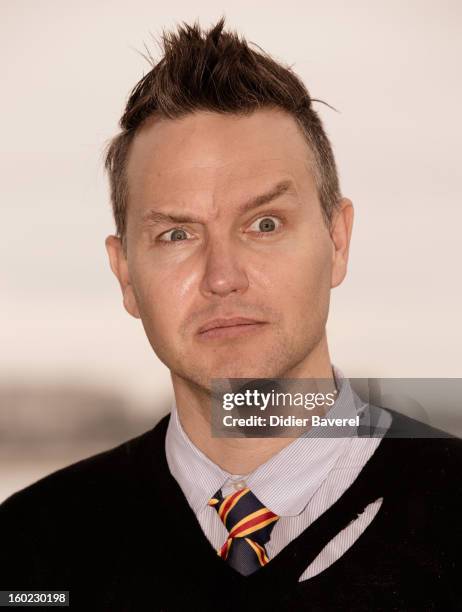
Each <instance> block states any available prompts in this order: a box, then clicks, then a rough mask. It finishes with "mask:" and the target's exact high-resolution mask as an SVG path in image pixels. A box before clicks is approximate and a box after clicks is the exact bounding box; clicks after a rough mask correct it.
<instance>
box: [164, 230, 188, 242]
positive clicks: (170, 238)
mask: <svg viewBox="0 0 462 612" xmlns="http://www.w3.org/2000/svg"><path fill="white" fill-rule="evenodd" d="M189 236H190V234H188V232H187V231H186V230H184V229H182V228H181V227H175V228H174V229H171V230H168V232H164V233H163V234H161V235H160V236H159V237H158V238H157V240H159V241H160V242H180V241H182V240H187V239H188V237H189Z"/></svg>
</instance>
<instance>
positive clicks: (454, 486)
mask: <svg viewBox="0 0 462 612" xmlns="http://www.w3.org/2000/svg"><path fill="white" fill-rule="evenodd" d="M390 412H391V413H392V415H393V423H392V426H391V428H390V430H389V433H388V435H387V436H386V437H385V438H384V439H383V440H382V442H381V443H380V445H379V447H378V449H377V450H376V452H375V453H374V455H373V456H372V458H371V459H370V460H369V461H368V463H367V464H366V466H365V467H364V468H363V470H362V471H361V472H360V474H359V476H358V478H357V479H356V480H355V482H354V483H353V484H352V485H351V487H350V488H349V489H347V491H345V493H344V494H343V495H342V496H341V498H340V499H339V500H338V501H337V502H335V503H334V504H333V505H332V506H331V507H330V508H329V509H328V510H327V511H326V512H325V513H324V514H322V515H321V516H320V517H319V518H318V520H316V521H315V522H314V523H313V524H312V525H310V526H309V527H308V528H307V529H306V530H305V531H304V532H303V533H302V534H301V535H300V536H298V537H297V538H296V539H295V540H293V541H292V542H291V543H290V544H288V545H287V546H286V547H285V548H284V549H283V550H282V551H281V552H280V553H279V554H278V555H277V556H276V557H275V558H274V559H273V560H271V561H270V563H269V564H268V565H266V566H265V567H263V568H261V569H260V570H258V571H257V572H255V573H254V574H252V575H251V576H247V577H245V576H241V575H240V574H238V573H237V572H235V571H234V570H233V569H231V568H230V567H228V565H227V564H226V563H225V562H224V561H223V560H222V559H220V558H219V557H218V555H217V553H216V551H215V550H214V549H213V548H212V547H211V545H210V544H209V542H208V540H207V539H206V537H205V535H204V534H203V532H202V530H201V528H200V525H199V523H198V522H197V520H196V517H195V515H194V513H193V512H192V510H191V509H190V507H189V505H188V503H187V501H186V499H185V497H184V495H183V493H182V491H181V489H180V488H179V486H178V484H177V483H176V481H175V480H174V479H173V477H172V476H171V474H170V472H169V469H168V465H167V461H166V457H165V434H166V429H167V424H168V417H165V418H164V419H162V420H161V421H160V422H159V423H158V425H157V426H156V427H155V428H154V429H152V430H151V431H148V432H146V433H145V434H143V435H141V436H138V437H137V438H134V439H133V440H130V441H129V442H126V443H124V444H122V445H121V446H119V447H117V448H115V449H112V450H110V451H107V452H105V453H101V454H99V455H96V456H95V457H91V458H89V459H86V460H84V461H80V462H79V463H77V464H75V465H72V466H70V467H67V468H65V469H63V470H60V471H59V472H56V473H54V474H52V475H50V476H48V477H46V478H44V479H42V480H41V481H39V482H38V483H35V484H34V485H32V486H30V487H28V488H26V489H24V490H23V491H20V492H19V493H16V494H15V495H13V496H12V497H10V498H9V499H8V500H7V501H6V502H4V504H3V505H1V506H0V590H23V591H24V590H31V589H32V590H34V589H35V590H39V589H40V590H55V591H56V590H67V591H70V608H71V609H72V610H85V611H87V610H98V611H108V612H118V611H122V610H123V611H131V612H143V611H145V610H146V611H148V610H149V611H153V612H154V611H157V610H164V611H168V610H199V611H200V610H212V609H213V610H217V609H218V610H277V611H283V610H290V611H292V610H295V611H296V610H323V611H324V610H342V611H347V610H368V611H371V610H406V611H408V610H444V611H448V610H461V609H462V586H461V583H462V576H461V575H460V569H459V567H460V564H459V557H460V554H461V550H460V547H461V544H462V541H461V540H462V538H461V527H460V521H461V505H462V503H461V502H462V486H461V482H462V481H461V473H460V468H461V460H462V441H461V440H459V439H457V438H451V439H448V438H446V439H400V438H395V437H394V435H396V432H397V431H398V430H405V429H406V428H407V427H409V424H410V422H411V421H410V420H409V419H408V418H407V417H404V416H402V415H399V414H398V413H396V412H393V411H390ZM422 427H423V428H424V433H425V432H426V433H428V431H430V430H429V428H427V427H426V426H422ZM414 430H415V427H414ZM380 497H381V498H383V503H382V506H381V508H380V510H379V512H378V514H377V516H376V517H375V518H374V520H373V521H372V523H371V524H370V525H369V527H368V528H367V529H366V530H365V532H364V533H363V534H362V535H361V536H360V537H359V539H358V540H357V541H356V542H355V543H354V544H353V546H352V547H351V548H350V549H349V550H348V551H347V552H346V553H345V554H344V555H343V556H342V557H341V558H340V559H338V560H337V561H336V562H335V563H333V564H332V565H331V566H330V567H329V568H327V569H326V570H324V571H323V572H321V574H318V575H317V576H314V577H313V578H310V579H309V580H306V581H303V582H298V578H299V577H300V576H301V574H302V573H303V572H304V570H305V569H306V567H307V566H308V565H309V564H310V562H311V561H312V560H313V559H314V558H315V557H316V556H317V555H318V553H319V552H320V550H321V549H322V548H323V547H324V546H325V545H326V544H327V542H328V541H329V540H330V539H332V538H333V537H334V536H335V535H336V534H337V533H338V532H339V531H340V530H341V529H343V528H344V527H345V526H346V525H347V524H348V523H349V522H350V521H351V520H353V519H354V518H356V516H357V515H358V514H360V513H361V512H362V511H363V509H364V508H365V507H366V506H367V504H368V503H371V502H373V501H374V500H376V499H378V498H380Z"/></svg>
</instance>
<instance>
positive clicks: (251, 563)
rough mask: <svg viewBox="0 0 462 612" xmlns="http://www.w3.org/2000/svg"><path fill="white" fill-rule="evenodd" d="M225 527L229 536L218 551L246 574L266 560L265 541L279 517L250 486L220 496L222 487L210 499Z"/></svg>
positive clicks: (236, 568) (210, 504)
mask: <svg viewBox="0 0 462 612" xmlns="http://www.w3.org/2000/svg"><path fill="white" fill-rule="evenodd" d="M209 506H213V507H214V508H215V510H216V511H217V512H218V516H219V517H220V519H221V520H222V522H223V524H224V526H225V527H226V529H227V530H228V539H227V540H226V542H225V543H224V544H223V546H222V547H221V548H220V549H219V551H218V554H219V555H220V557H221V558H222V559H224V560H225V561H226V562H227V563H228V564H229V565H230V566H231V567H232V568H233V569H235V570H236V571H237V572H239V573H240V574H243V575H244V576H248V575H249V574H252V572H254V571H255V570H257V569H259V568H260V567H262V566H263V565H266V564H267V563H268V561H269V559H268V555H267V554H266V549H265V544H266V543H267V542H268V540H269V539H270V535H271V531H272V529H273V527H274V525H275V523H276V521H277V520H278V519H279V516H278V515H277V514H274V512H271V510H268V508H265V506H263V504H262V503H261V502H260V501H259V500H258V499H257V498H256V497H255V495H254V494H253V493H252V491H251V490H250V489H242V490H241V491H236V492H235V493H231V494H230V495H227V496H226V497H225V498H223V495H222V493H221V489H220V490H219V491H218V492H217V493H216V494H215V495H214V496H213V497H212V499H211V500H210V501H209Z"/></svg>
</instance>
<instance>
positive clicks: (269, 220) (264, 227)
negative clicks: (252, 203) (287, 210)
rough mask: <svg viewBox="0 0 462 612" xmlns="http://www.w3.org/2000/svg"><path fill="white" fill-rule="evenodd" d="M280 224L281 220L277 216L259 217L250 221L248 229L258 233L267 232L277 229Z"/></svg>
mask: <svg viewBox="0 0 462 612" xmlns="http://www.w3.org/2000/svg"><path fill="white" fill-rule="evenodd" d="M280 224H281V221H280V219H278V218H277V217H273V216H268V217H259V218H258V219H256V220H255V221H254V222H253V223H252V225H251V226H250V230H251V231H253V232H258V233H259V234H263V233H265V234H267V233H271V232H274V231H275V230H277V229H279V227H280Z"/></svg>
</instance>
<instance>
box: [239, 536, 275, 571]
mask: <svg viewBox="0 0 462 612" xmlns="http://www.w3.org/2000/svg"><path fill="white" fill-rule="evenodd" d="M245 541H246V542H247V544H248V545H249V546H250V548H252V549H253V551H254V553H255V554H256V555H257V559H258V562H259V563H260V565H262V566H263V565H266V564H267V563H269V559H268V555H267V554H266V552H265V549H264V548H263V546H260V544H259V543H258V542H254V541H253V540H251V539H250V538H245Z"/></svg>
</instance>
